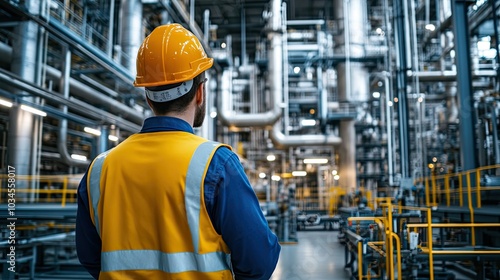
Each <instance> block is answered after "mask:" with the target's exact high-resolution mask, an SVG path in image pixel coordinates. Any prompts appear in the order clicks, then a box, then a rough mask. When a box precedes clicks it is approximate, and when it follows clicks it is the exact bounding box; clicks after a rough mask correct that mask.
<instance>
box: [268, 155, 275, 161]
mask: <svg viewBox="0 0 500 280" xmlns="http://www.w3.org/2000/svg"><path fill="white" fill-rule="evenodd" d="M275 160H276V156H275V155H268V156H267V161H275Z"/></svg>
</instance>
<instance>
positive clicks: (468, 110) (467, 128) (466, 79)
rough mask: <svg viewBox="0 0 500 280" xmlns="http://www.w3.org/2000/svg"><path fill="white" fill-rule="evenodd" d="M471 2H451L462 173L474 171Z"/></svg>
mask: <svg viewBox="0 0 500 280" xmlns="http://www.w3.org/2000/svg"><path fill="white" fill-rule="evenodd" d="M473 2H474V1H470V0H452V8H453V14H452V17H453V31H454V34H455V36H454V38H455V53H456V56H455V60H456V61H455V63H456V66H457V88H458V101H459V108H460V123H459V127H460V148H461V149H460V157H461V158H460V159H461V166H462V170H464V171H466V170H471V169H474V168H476V167H477V166H478V165H477V156H476V153H477V152H476V141H475V137H474V136H475V130H474V123H475V122H474V119H475V116H474V99H473V93H472V81H471V75H470V73H471V63H470V62H471V58H470V47H469V46H470V44H469V24H468V18H467V6H468V4H471V3H473Z"/></svg>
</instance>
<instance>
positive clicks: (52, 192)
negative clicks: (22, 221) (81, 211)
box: [0, 174, 83, 207]
mask: <svg viewBox="0 0 500 280" xmlns="http://www.w3.org/2000/svg"><path fill="white" fill-rule="evenodd" d="M82 177H83V174H75V175H40V176H34V175H16V177H15V184H16V188H15V195H16V196H15V197H16V202H17V203H60V204H61V206H62V207H64V206H65V205H66V203H76V193H77V188H78V185H79V183H80V180H81V179H82ZM8 179H9V177H8V176H7V175H0V204H2V203H8V198H9V197H8V194H9V193H8V191H9V188H8V187H7V186H8V181H7V180H8Z"/></svg>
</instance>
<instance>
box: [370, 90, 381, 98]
mask: <svg viewBox="0 0 500 280" xmlns="http://www.w3.org/2000/svg"><path fill="white" fill-rule="evenodd" d="M372 95H373V98H380V92H378V91H375V92H373V94H372Z"/></svg>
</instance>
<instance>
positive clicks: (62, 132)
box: [57, 46, 90, 168]
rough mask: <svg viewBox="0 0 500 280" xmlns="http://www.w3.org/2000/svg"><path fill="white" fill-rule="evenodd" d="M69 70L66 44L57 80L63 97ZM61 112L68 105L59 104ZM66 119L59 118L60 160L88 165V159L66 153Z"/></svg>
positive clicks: (69, 163) (69, 59)
mask: <svg viewBox="0 0 500 280" xmlns="http://www.w3.org/2000/svg"><path fill="white" fill-rule="evenodd" d="M70 72H71V52H70V51H69V49H68V46H63V61H62V69H61V78H60V80H59V91H60V92H61V94H62V96H63V97H64V98H65V99H68V98H69V75H70ZM61 111H62V112H63V114H67V113H68V106H66V105H61ZM67 142H68V120H67V119H66V118H62V119H60V120H59V135H58V137H57V150H58V151H59V154H61V159H62V161H63V162H64V163H65V164H67V165H69V166H78V167H82V168H85V167H87V166H88V165H89V163H90V162H89V161H81V160H75V159H73V158H71V156H70V155H69V153H68V147H67V146H66V145H67Z"/></svg>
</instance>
